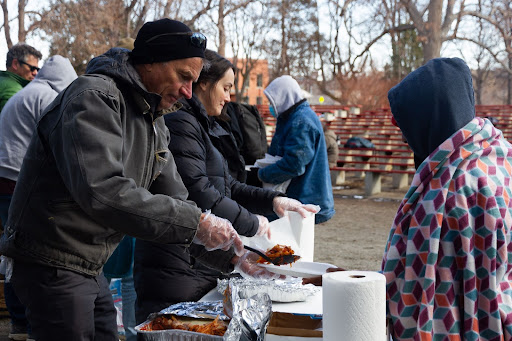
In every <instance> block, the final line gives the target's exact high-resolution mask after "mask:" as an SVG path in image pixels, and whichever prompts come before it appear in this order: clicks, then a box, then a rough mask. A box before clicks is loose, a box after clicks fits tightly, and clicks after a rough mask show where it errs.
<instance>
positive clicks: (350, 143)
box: [344, 136, 375, 149]
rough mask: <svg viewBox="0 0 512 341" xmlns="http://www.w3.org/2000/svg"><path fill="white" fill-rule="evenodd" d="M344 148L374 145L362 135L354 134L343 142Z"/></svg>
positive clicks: (371, 146)
mask: <svg viewBox="0 0 512 341" xmlns="http://www.w3.org/2000/svg"><path fill="white" fill-rule="evenodd" d="M344 147H345V148H368V149H372V148H375V145H374V144H373V143H372V142H371V141H370V140H367V139H365V138H364V137H359V136H354V137H351V138H349V139H348V140H347V142H345V146H344Z"/></svg>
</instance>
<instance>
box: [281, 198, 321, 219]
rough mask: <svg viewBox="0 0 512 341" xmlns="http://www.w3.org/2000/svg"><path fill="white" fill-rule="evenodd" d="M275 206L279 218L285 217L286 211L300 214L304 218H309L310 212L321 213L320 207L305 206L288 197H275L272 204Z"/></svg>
mask: <svg viewBox="0 0 512 341" xmlns="http://www.w3.org/2000/svg"><path fill="white" fill-rule="evenodd" d="M272 204H273V206H274V212H275V213H276V214H277V215H278V216H279V217H282V216H284V212H285V211H295V212H297V213H299V214H300V215H301V216H302V218H306V217H307V216H308V212H311V213H318V212H320V206H318V205H310V204H308V205H304V204H303V203H301V202H300V201H298V200H295V199H292V198H286V197H275V198H274V201H273V202H272Z"/></svg>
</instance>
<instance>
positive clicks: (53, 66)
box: [33, 55, 77, 93]
mask: <svg viewBox="0 0 512 341" xmlns="http://www.w3.org/2000/svg"><path fill="white" fill-rule="evenodd" d="M76 77H77V75H76V72H75V69H73V66H72V65H71V62H70V61H69V59H67V58H64V57H62V56H59V55H55V56H52V57H50V58H48V59H47V60H46V62H45V63H44V65H43V67H42V68H41V70H39V72H38V73H37V75H36V77H35V78H34V80H33V82H36V83H37V82H46V83H47V84H48V85H49V86H50V87H51V88H52V89H53V90H54V91H55V92H57V93H59V92H61V91H62V90H64V89H65V88H66V87H67V86H68V85H69V84H70V83H71V82H72V81H74V80H75V78H76Z"/></svg>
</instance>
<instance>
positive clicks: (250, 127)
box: [228, 102, 268, 165]
mask: <svg viewBox="0 0 512 341" xmlns="http://www.w3.org/2000/svg"><path fill="white" fill-rule="evenodd" d="M228 114H229V116H230V117H231V119H232V120H233V116H234V117H236V120H237V122H238V126H239V128H240V133H241V137H242V138H241V141H240V142H241V143H240V144H239V148H240V154H241V155H242V156H243V158H244V160H245V164H246V165H254V162H255V161H256V160H258V159H262V158H264V157H265V153H266V152H267V148H268V146H267V134H266V131H265V124H264V123H263V118H262V117H261V115H260V113H259V111H258V109H257V108H256V106H254V105H249V104H240V103H234V102H230V103H228ZM235 138H236V136H235ZM237 142H239V141H238V138H237Z"/></svg>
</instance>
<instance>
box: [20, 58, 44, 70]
mask: <svg viewBox="0 0 512 341" xmlns="http://www.w3.org/2000/svg"><path fill="white" fill-rule="evenodd" d="M18 62H19V63H20V64H25V65H26V66H28V68H29V69H30V72H34V71H37V72H39V70H41V68H39V67H37V66H33V65H30V64H29V63H25V62H24V61H23V60H19V59H18Z"/></svg>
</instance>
